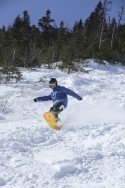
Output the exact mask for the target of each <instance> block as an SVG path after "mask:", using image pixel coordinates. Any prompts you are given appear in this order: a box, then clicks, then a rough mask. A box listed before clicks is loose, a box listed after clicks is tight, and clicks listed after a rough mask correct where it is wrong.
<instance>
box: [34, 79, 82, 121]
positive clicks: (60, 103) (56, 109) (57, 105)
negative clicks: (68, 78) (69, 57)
mask: <svg viewBox="0 0 125 188" xmlns="http://www.w3.org/2000/svg"><path fill="white" fill-rule="evenodd" d="M49 87H50V88H52V89H53V91H52V92H51V94H50V95H48V96H43V97H37V98H35V99H34V102H41V101H49V100H52V101H53V106H52V107H51V108H50V112H51V113H52V114H53V115H54V117H55V119H56V121H59V120H60V118H59V117H58V114H59V113H60V112H62V111H63V110H64V109H65V108H66V107H67V104H68V98H67V95H70V96H72V97H74V98H76V99H78V100H82V97H81V96H79V95H78V94H77V93H75V92H74V91H72V90H70V89H68V88H66V87H63V86H60V85H58V83H57V80H56V79H55V78H51V80H50V81H49Z"/></svg>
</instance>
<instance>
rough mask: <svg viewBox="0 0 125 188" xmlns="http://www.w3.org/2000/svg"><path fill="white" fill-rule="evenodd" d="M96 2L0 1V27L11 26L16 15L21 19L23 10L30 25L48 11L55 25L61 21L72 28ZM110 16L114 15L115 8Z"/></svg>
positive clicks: (66, 0) (65, 0) (64, 0)
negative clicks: (27, 14)
mask: <svg viewBox="0 0 125 188" xmlns="http://www.w3.org/2000/svg"><path fill="white" fill-rule="evenodd" d="M114 1H116V2H119V1H120V0H119V1H118V0H114ZM98 2H99V0H0V27H2V26H3V25H5V26H6V27H8V26H9V25H12V24H13V22H14V20H15V18H16V17H17V16H18V15H20V16H21V17H22V15H23V11H24V10H25V9H26V10H27V11H28V13H29V15H30V20H31V24H35V25H37V23H38V20H39V19H40V18H41V17H43V16H44V15H45V12H46V10H48V9H49V10H50V11H51V17H52V18H53V19H55V23H56V24H57V25H58V24H59V23H60V22H61V21H62V20H63V21H64V23H65V24H66V25H67V26H69V27H72V26H73V24H74V23H75V22H76V21H79V20H80V19H82V20H83V21H84V20H86V18H87V17H88V16H89V15H90V14H91V12H92V11H93V10H94V9H95V7H96V5H97V3H98ZM102 2H103V1H102ZM114 4H117V3H114ZM113 6H114V5H113ZM111 14H112V15H113V16H114V15H115V14H116V6H114V7H113V9H112V10H111Z"/></svg>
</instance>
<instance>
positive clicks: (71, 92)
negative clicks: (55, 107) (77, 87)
mask: <svg viewBox="0 0 125 188" xmlns="http://www.w3.org/2000/svg"><path fill="white" fill-rule="evenodd" d="M64 92H65V93H66V94H67V95H70V96H72V97H74V98H76V99H78V100H82V97H81V96H80V95H78V94H77V93H75V92H74V91H72V90H70V89H68V88H66V87H64Z"/></svg>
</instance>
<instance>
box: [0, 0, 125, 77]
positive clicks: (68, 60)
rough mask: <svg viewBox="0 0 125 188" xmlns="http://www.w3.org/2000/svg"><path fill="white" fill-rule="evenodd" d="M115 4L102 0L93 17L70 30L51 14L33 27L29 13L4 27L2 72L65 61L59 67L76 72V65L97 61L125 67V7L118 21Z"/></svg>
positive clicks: (0, 54) (0, 30)
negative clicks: (124, 21) (87, 61)
mask: <svg viewBox="0 0 125 188" xmlns="http://www.w3.org/2000/svg"><path fill="white" fill-rule="evenodd" d="M110 8H111V1H110V0H104V2H101V1H99V3H98V4H97V5H96V7H95V9H94V11H93V12H92V13H91V14H90V16H89V17H88V18H87V19H86V20H85V21H83V20H82V19H80V20H79V21H76V22H75V23H74V25H73V27H72V28H68V27H67V26H66V25H65V23H64V21H61V23H60V24H59V26H57V25H56V23H55V20H54V19H53V18H52V17H51V11H50V10H47V11H46V12H45V15H44V16H42V18H41V19H40V20H39V21H38V26H36V25H31V23H30V16H29V14H28V11H27V10H25V11H24V12H23V16H22V17H20V16H17V17H16V19H15V20H14V22H13V24H12V25H11V26H9V27H8V28H5V26H3V27H2V28H0V70H1V72H2V73H8V72H9V76H10V72H13V73H15V74H18V70H17V68H16V67H29V68H31V67H41V65H47V67H48V68H51V66H52V64H53V63H54V62H62V63H61V64H59V66H60V67H59V68H61V69H65V68H67V69H68V72H70V71H71V70H75V64H76V63H78V62H83V61H84V60H86V59H90V58H94V59H98V60H107V61H109V62H111V63H116V62H121V63H122V64H123V65H125V24H123V23H122V22H121V21H122V18H123V15H124V12H125V5H124V4H123V6H122V7H121V10H120V12H119V15H118V17H117V20H116V18H112V19H111V18H110V17H109V13H110Z"/></svg>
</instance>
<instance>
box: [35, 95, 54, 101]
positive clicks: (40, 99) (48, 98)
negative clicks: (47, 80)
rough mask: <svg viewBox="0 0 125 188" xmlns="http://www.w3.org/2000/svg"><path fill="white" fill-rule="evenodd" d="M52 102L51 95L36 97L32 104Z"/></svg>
mask: <svg viewBox="0 0 125 188" xmlns="http://www.w3.org/2000/svg"><path fill="white" fill-rule="evenodd" d="M49 100H52V98H51V95H48V96H43V97H37V98H35V99H34V102H41V101H49Z"/></svg>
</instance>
